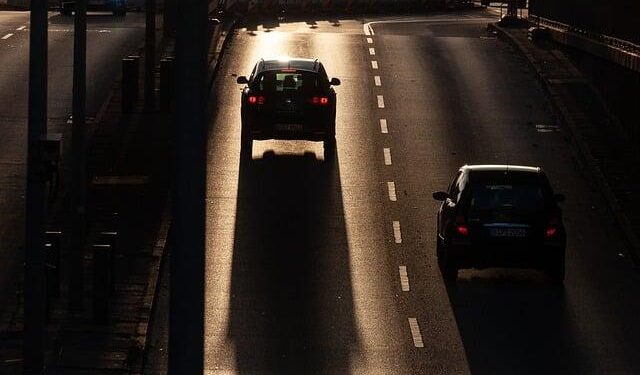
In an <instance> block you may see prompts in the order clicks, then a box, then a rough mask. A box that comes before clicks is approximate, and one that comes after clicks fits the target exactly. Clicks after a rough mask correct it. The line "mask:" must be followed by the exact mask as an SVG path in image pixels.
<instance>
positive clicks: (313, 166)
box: [228, 151, 359, 374]
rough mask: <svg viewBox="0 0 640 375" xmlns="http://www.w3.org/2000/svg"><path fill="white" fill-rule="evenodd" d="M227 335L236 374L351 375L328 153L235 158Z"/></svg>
mask: <svg viewBox="0 0 640 375" xmlns="http://www.w3.org/2000/svg"><path fill="white" fill-rule="evenodd" d="M239 179H240V180H239V186H238V199H237V212H236V224H235V243H234V252H233V265H232V267H233V269H232V279H231V283H232V284H231V291H230V308H231V311H230V319H229V327H228V335H229V339H230V341H232V342H233V344H234V347H235V359H236V367H237V370H238V374H255V373H260V374H313V373H340V374H348V373H350V363H351V357H352V356H353V355H354V352H355V351H357V348H358V342H359V339H358V337H359V334H358V332H357V328H356V324H355V316H354V306H353V292H352V285H351V267H350V260H349V247H348V241H347V233H346V228H345V218H344V210H343V202H342V192H341V188H340V186H341V185H340V172H339V169H338V163H337V160H336V157H335V155H334V157H333V158H329V161H326V162H325V161H322V160H317V158H316V156H315V155H314V154H311V153H307V154H305V155H304V156H295V155H276V154H275V153H273V152H272V151H270V152H267V153H265V154H264V155H263V157H262V158H261V159H257V160H251V161H243V162H241V165H240V173H239Z"/></svg>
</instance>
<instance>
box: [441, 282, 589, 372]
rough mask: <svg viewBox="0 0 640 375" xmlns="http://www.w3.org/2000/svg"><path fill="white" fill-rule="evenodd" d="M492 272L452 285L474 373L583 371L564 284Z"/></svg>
mask: <svg viewBox="0 0 640 375" xmlns="http://www.w3.org/2000/svg"><path fill="white" fill-rule="evenodd" d="M473 272H474V273H475V272H477V271H473ZM482 272H491V271H482ZM492 276H494V274H484V275H482V276H474V277H470V278H464V277H463V278H461V279H460V280H458V282H457V283H456V284H455V285H448V286H447V292H448V295H449V300H450V302H451V306H452V308H453V311H454V315H455V318H456V321H457V324H458V330H459V332H460V336H461V338H462V343H463V345H464V348H465V352H466V355H467V360H468V363H469V367H470V369H471V373H472V374H474V375H482V374H487V375H489V374H491V375H502V374H504V375H508V374H521V375H526V374H531V375H533V374H579V373H582V369H581V367H580V363H581V362H582V359H583V358H582V354H581V352H580V348H579V344H578V345H576V343H575V342H574V340H575V339H576V336H577V335H576V332H575V330H576V329H575V327H574V325H573V324H572V317H571V314H570V312H569V311H567V309H566V304H565V299H566V295H565V290H564V288H563V287H561V286H555V285H552V284H551V283H550V282H548V281H547V280H543V277H542V276H540V277H539V278H538V277H535V275H532V274H526V275H525V277H524V278H523V277H521V276H522V275H520V276H514V274H509V275H507V276H505V275H501V276H499V277H492Z"/></svg>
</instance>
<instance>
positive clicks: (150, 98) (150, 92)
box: [144, 0, 156, 108]
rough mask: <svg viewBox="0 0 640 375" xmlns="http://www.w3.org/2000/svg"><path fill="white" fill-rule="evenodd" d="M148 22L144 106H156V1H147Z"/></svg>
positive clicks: (145, 48)
mask: <svg viewBox="0 0 640 375" xmlns="http://www.w3.org/2000/svg"><path fill="white" fill-rule="evenodd" d="M146 8H147V22H146V33H145V47H144V55H145V56H144V58H145V60H144V61H145V68H144V106H145V107H146V108H153V106H154V105H155V89H156V87H155V66H156V0H146Z"/></svg>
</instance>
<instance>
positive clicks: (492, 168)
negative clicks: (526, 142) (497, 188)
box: [460, 164, 542, 173]
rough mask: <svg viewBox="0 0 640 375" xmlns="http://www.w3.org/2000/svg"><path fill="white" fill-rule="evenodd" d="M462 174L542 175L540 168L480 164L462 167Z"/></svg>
mask: <svg viewBox="0 0 640 375" xmlns="http://www.w3.org/2000/svg"><path fill="white" fill-rule="evenodd" d="M460 171H461V172H527V173H542V168H540V167H529V166H524V165H503V164H478V165H464V166H462V167H460Z"/></svg>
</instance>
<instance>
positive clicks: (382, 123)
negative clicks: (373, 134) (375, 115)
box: [380, 118, 389, 134]
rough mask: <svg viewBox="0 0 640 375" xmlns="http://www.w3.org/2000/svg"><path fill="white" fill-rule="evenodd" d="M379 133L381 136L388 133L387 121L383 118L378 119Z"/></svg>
mask: <svg viewBox="0 0 640 375" xmlns="http://www.w3.org/2000/svg"><path fill="white" fill-rule="evenodd" d="M380 132H381V133H382V134H387V133H389V128H388V127H387V119H384V118H381V119H380Z"/></svg>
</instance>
